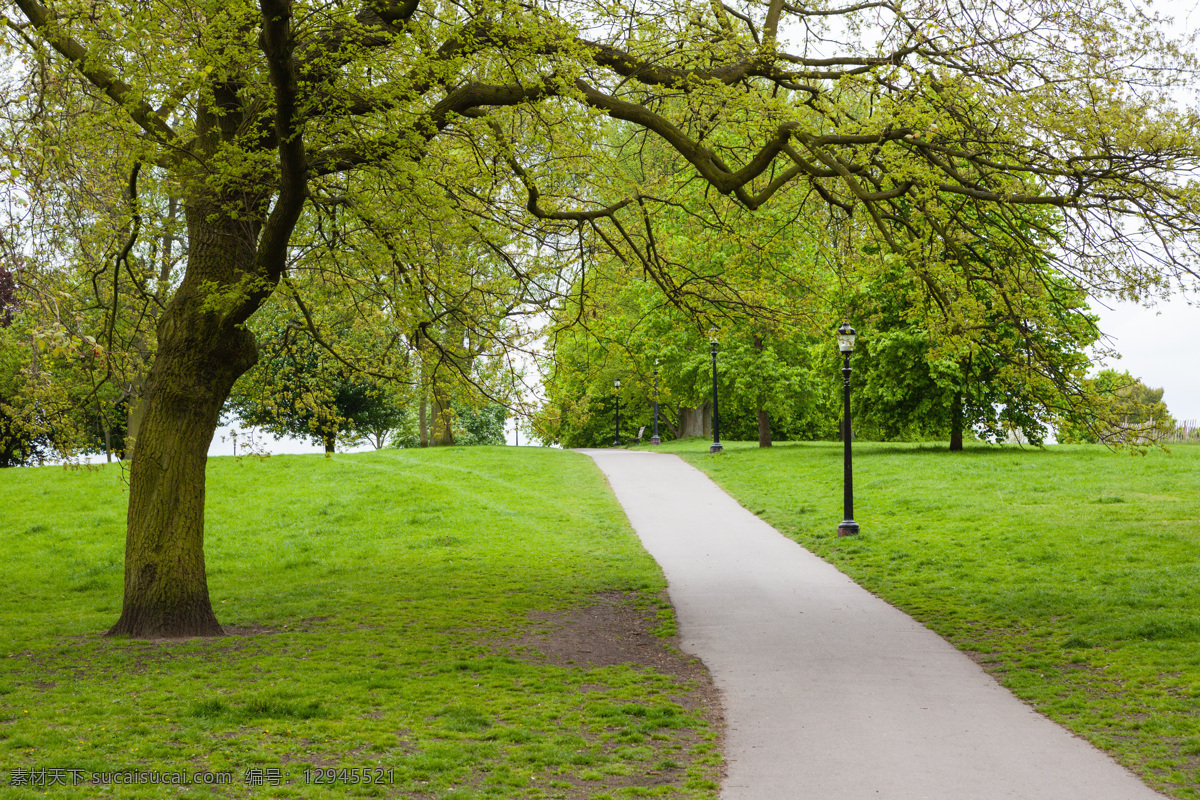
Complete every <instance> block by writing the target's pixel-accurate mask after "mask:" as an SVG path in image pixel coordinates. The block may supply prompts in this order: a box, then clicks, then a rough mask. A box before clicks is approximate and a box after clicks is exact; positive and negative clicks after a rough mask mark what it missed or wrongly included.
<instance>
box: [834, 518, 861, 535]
mask: <svg viewBox="0 0 1200 800" xmlns="http://www.w3.org/2000/svg"><path fill="white" fill-rule="evenodd" d="M857 533H858V523H857V522H855V521H854V520H852V519H844V520H842V521H841V522H839V523H838V536H854V535H855V534H857Z"/></svg>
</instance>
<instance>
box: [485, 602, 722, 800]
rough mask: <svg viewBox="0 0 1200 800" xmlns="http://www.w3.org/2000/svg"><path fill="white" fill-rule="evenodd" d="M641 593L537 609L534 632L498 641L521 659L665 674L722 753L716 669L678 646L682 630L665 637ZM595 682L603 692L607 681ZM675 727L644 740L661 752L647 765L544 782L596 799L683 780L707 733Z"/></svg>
mask: <svg viewBox="0 0 1200 800" xmlns="http://www.w3.org/2000/svg"><path fill="white" fill-rule="evenodd" d="M634 597H635V596H634V595H633V594H632V593H629V594H627V593H623V592H609V593H603V594H600V595H597V596H596V597H595V601H594V602H593V603H591V604H590V605H586V606H580V607H578V608H572V609H567V610H564V611H554V612H541V613H538V614H536V615H535V616H534V617H533V619H534V625H533V626H531V627H530V629H529V630H528V631H526V632H524V633H523V634H522V635H520V636H519V637H517V638H516V639H514V640H507V641H505V642H503V643H502V644H501V643H496V644H497V646H498V647H499V648H501V649H503V650H505V651H507V652H509V653H512V654H513V655H514V656H515V657H517V658H520V659H522V660H528V661H533V662H535V663H543V664H553V665H555V666H561V667H577V668H581V669H591V668H596V667H606V666H615V665H620V664H630V665H633V666H634V667H637V668H646V669H649V670H653V671H654V672H657V673H658V674H660V675H665V676H667V677H668V678H669V679H670V680H671V682H672V683H674V684H675V685H676V686H677V687H678V691H676V692H673V693H672V695H671V696H670V698H669V699H670V700H671V701H672V702H674V703H677V704H678V705H679V706H681V707H683V708H684V709H686V710H688V711H689V712H691V713H692V714H695V715H696V716H697V717H699V718H700V719H702V720H704V722H705V723H706V725H707V730H709V731H712V732H714V733H716V739H714V740H710V747H709V748H704V749H706V750H709V752H713V753H720V752H722V750H723V738H724V736H723V734H724V715H723V710H722V705H721V695H720V693H719V692H718V690H717V687H716V684H714V683H713V679H712V675H710V674H709V672H708V668H707V667H705V666H704V663H703V662H702V661H700V659H698V658H695V657H693V656H689V655H687V654H686V653H684V652H682V651H681V650H680V649H679V638H678V637H677V636H660V635H658V634H657V633H656V632H655V631H656V629H657V628H658V627H659V623H660V621H659V620H658V619H657V617H656V614H655V612H654V610H653V609H651V608H639V607H637V606H636V605H635V604H634ZM588 688H592V687H590V686H589V687H588ZM594 688H595V689H596V690H597V691H603V688H604V687H601V686H596V687H594ZM671 733H672V735H670V736H661V737H660V736H652V737H648V738H647V739H645V740H643V741H642V742H641V743H640V744H641V746H643V747H649V748H651V749H652V750H654V754H653V756H652V757H651V758H650V759H648V760H647V761H646V762H645V766H646V768H645V769H644V770H639V771H638V772H637V773H636V774H627V775H621V774H603V773H598V772H597V771H593V770H587V771H585V773H584V774H574V775H570V774H568V775H562V774H560V775H557V776H555V777H556V778H557V780H555V781H553V783H552V785H551V786H550V787H544V788H546V789H547V791H548V792H549V796H550V797H555V798H563V800H591V798H593V797H595V796H596V795H597V794H604V793H607V792H612V791H614V790H618V789H621V788H625V787H631V786H641V787H656V786H662V785H665V784H672V785H682V783H683V782H684V780H685V775H686V772H687V768H688V766H689V765H690V764H691V763H692V761H693V760H695V759H696V758H699V757H700V755H699V754H698V753H697V751H696V749H695V748H696V745H697V744H699V743H700V735H699V734H698V733H697V732H696V731H694V730H688V731H672V732H671ZM612 746H616V745H615V744H613V743H606V744H605V747H606V748H609V747H612ZM721 777H723V770H720V769H717V768H714V769H713V771H712V778H713V780H714V781H719V780H720V778H721ZM554 784H557V785H554ZM568 786H569V787H570V788H568Z"/></svg>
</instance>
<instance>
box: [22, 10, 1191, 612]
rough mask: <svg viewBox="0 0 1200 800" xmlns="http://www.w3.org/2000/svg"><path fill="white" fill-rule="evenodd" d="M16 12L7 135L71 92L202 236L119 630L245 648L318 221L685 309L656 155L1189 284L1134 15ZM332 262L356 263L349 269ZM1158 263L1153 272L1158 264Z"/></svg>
mask: <svg viewBox="0 0 1200 800" xmlns="http://www.w3.org/2000/svg"><path fill="white" fill-rule="evenodd" d="M3 9H4V14H5V17H6V27H5V42H6V44H7V46H8V47H9V48H12V49H15V50H16V51H18V52H19V56H18V59H19V63H17V64H14V65H13V66H14V68H13V69H12V70H9V71H7V72H6V73H5V80H6V81H7V82H8V84H9V85H8V86H6V90H7V91H6V96H8V97H17V98H20V97H22V96H25V97H27V99H26V100H24V101H20V100H19V101H18V105H16V106H13V107H10V108H8V109H7V111H6V113H9V114H16V113H26V114H27V115H29V116H31V117H34V116H38V115H41V114H44V113H47V111H46V109H47V108H48V107H47V106H43V105H41V104H39V99H38V98H39V96H40V95H41V94H43V93H44V92H45V91H47V90H49V89H50V88H52V87H59V86H62V85H63V84H70V85H71V86H72V87H73V89H74V91H75V93H76V95H77V96H78V97H79V98H80V102H78V103H77V104H76V106H75V107H74V108H70V109H62V110H55V111H54V112H53V113H55V114H57V115H58V116H57V118H56V123H57V124H56V126H55V131H56V132H55V134H54V135H56V136H59V137H60V138H61V139H62V145H63V146H64V147H67V148H70V147H75V148H76V149H78V147H79V146H80V141H79V137H82V136H84V134H85V133H86V132H87V131H93V132H94V131H96V130H99V129H101V128H103V129H104V130H105V131H106V136H107V137H108V139H107V140H106V142H107V143H109V144H111V146H112V147H113V148H115V149H116V150H117V151H118V152H120V153H123V154H125V155H126V156H127V158H128V160H129V161H130V162H131V163H130V164H129V167H130V169H132V168H133V165H134V164H140V165H142V168H143V169H145V170H148V171H152V172H155V173H161V174H162V175H164V176H166V177H167V178H168V179H169V182H170V183H171V184H172V186H173V187H174V188H175V190H176V191H177V196H178V197H179V198H180V199H181V200H182V205H183V217H184V220H185V221H186V233H185V235H184V237H183V238H184V239H185V240H186V271H185V272H184V274H183V276H182V279H181V280H180V281H179V282H178V286H177V288H176V289H175V291H174V294H173V296H172V297H171V300H170V302H169V303H168V304H167V306H166V308H165V309H164V310H163V311H162V313H161V315H160V316H159V318H158V321H157V328H156V331H157V348H156V350H155V351H154V354H153V363H152V366H151V367H150V370H149V373H148V375H147V377H146V380H145V385H144V389H143V391H142V408H143V409H144V412H143V415H142V417H141V421H140V427H139V429H138V432H137V438H136V442H135V444H134V452H133V461H132V467H131V470H130V499H129V513H128V534H127V543H126V558H125V597H124V605H123V609H122V613H121V617H120V619H119V620H118V621H117V623H116V624H115V625H114V626H113V628H112V633H115V634H132V635H139V636H145V635H162V634H168V635H181V634H201V635H211V634H218V633H220V630H221V629H220V625H219V623H218V622H217V619H216V617H215V616H214V614H213V612H212V608H211V604H210V601H209V596H208V587H207V581H206V578H205V567H204V555H203V530H204V526H203V519H204V463H205V455H206V452H207V449H208V445H209V442H210V440H211V437H212V435H213V431H214V429H215V427H216V424H217V419H218V415H219V412H220V408H221V406H222V404H223V403H224V401H225V399H226V397H227V396H228V394H229V392H230V389H231V387H232V385H233V383H234V381H235V380H236V379H237V378H238V376H239V375H241V374H242V373H243V372H244V371H246V370H247V369H249V368H250V367H251V366H252V365H253V364H254V363H255V361H256V359H257V347H256V344H255V340H254V337H253V335H252V334H251V333H250V332H249V331H248V330H247V328H246V322H247V321H248V320H249V319H250V317H251V316H252V315H254V313H255V312H256V311H257V310H258V309H259V308H260V307H261V306H262V305H263V304H264V303H265V302H267V300H268V299H269V298H270V297H271V295H272V294H273V293H274V292H276V291H277V289H278V288H279V287H280V285H281V282H283V281H284V280H285V276H286V275H287V273H288V270H289V259H290V258H292V257H297V256H298V255H299V254H298V253H297V252H296V247H295V245H296V244H297V240H296V236H297V235H298V232H299V233H302V232H303V231H304V230H306V228H305V225H304V224H302V217H304V216H305V215H306V213H307V214H309V215H315V214H316V213H317V211H318V209H330V208H335V207H336V208H342V209H346V210H349V211H353V212H355V213H356V214H358V215H360V216H362V217H364V218H365V217H368V216H369V217H371V218H372V224H374V225H375V226H376V230H377V231H381V230H382V231H385V233H384V234H383V235H381V236H379V237H378V238H379V239H380V240H381V241H382V242H383V243H384V244H396V243H397V242H401V241H403V240H404V238H405V235H406V232H407V231H411V230H413V229H415V228H418V227H420V226H421V225H424V224H426V222H425V221H426V220H430V219H432V220H437V221H439V222H438V223H435V224H440V221H441V220H451V219H457V220H472V221H476V222H478V224H479V225H485V224H486V225H493V224H495V225H499V226H502V227H507V228H508V229H509V230H511V231H514V232H520V233H527V234H528V235H529V236H530V237H532V238H529V239H526V241H528V242H531V244H529V245H527V246H525V247H524V248H523V249H521V248H519V247H518V246H517V245H516V244H515V240H508V241H506V242H504V243H503V244H504V248H502V252H503V254H502V255H498V257H500V258H501V260H502V261H504V262H505V263H506V265H507V267H508V268H509V269H510V270H511V274H512V275H513V276H515V277H514V281H515V284H516V286H515V287H514V286H512V285H505V286H504V291H505V292H506V293H507V295H508V296H507V297H504V298H500V297H497V296H496V294H495V292H493V291H492V287H493V286H499V284H494V283H492V282H491V281H490V280H489V281H487V285H485V286H473V287H472V291H473V292H474V296H475V297H478V298H485V297H486V298H488V299H489V300H492V301H495V302H496V303H499V304H501V305H504V306H505V307H506V308H508V309H509V310H510V311H512V312H519V311H521V310H522V309H526V310H527V309H530V308H532V304H533V303H534V302H536V301H538V300H542V299H545V298H546V297H548V296H551V295H553V294H554V293H555V292H556V291H558V287H559V286H561V285H567V284H570V281H567V282H565V284H556V283H555V282H554V280H553V279H552V278H551V277H548V275H549V273H547V272H544V271H539V270H542V269H543V267H542V266H539V265H546V264H549V265H551V266H555V265H557V264H558V263H559V258H560V257H561V256H562V255H563V254H564V253H565V251H566V248H568V247H569V246H570V245H572V243H575V244H577V245H578V247H579V250H580V252H581V253H586V252H588V251H589V250H590V249H594V248H596V247H611V248H613V249H615V250H618V251H621V252H622V253H623V254H624V255H625V257H627V258H630V259H639V260H640V261H641V262H642V263H643V264H644V265H645V268H646V269H647V271H648V274H649V275H650V277H651V279H652V280H655V281H656V282H659V283H660V285H662V286H663V288H664V290H666V291H668V292H671V291H675V290H677V289H678V288H679V284H678V282H677V281H673V280H672V277H673V276H672V271H673V265H671V264H669V263H665V262H663V261H661V260H659V259H657V258H656V255H655V252H654V248H653V236H652V232H653V231H652V222H651V219H650V216H649V211H651V210H653V208H654V207H655V205H656V203H658V201H659V198H657V197H656V195H655V188H656V186H655V183H654V182H653V181H652V180H646V181H643V180H634V179H632V176H631V175H630V174H629V173H628V172H627V171H623V170H622V168H621V166H620V165H622V164H625V163H627V158H625V157H624V156H626V155H628V153H629V152H632V151H636V150H637V149H638V148H639V147H640V146H641V144H642V143H643V141H644V137H646V136H653V137H657V138H659V139H661V140H663V141H665V142H667V143H668V144H669V145H670V146H671V147H672V148H673V149H674V151H675V152H676V153H677V154H678V158H677V159H676V162H675V164H674V165H673V166H674V167H676V168H679V169H687V170H690V171H692V172H693V173H694V174H695V175H696V176H698V177H699V178H700V179H701V180H703V181H705V182H707V183H708V184H710V185H711V186H712V187H714V188H715V190H716V191H717V192H719V193H722V194H726V195H729V196H731V197H733V198H735V199H736V200H737V201H738V202H740V203H742V204H743V205H745V206H747V207H751V208H753V207H758V206H760V205H761V204H763V203H765V202H766V201H767V200H768V199H769V198H771V197H772V196H773V195H775V194H777V193H778V192H779V191H780V190H782V189H783V188H784V187H787V186H791V185H798V186H800V187H803V188H806V189H808V190H810V191H811V192H812V193H813V194H814V195H815V196H819V197H820V198H821V199H822V200H823V201H824V202H825V203H826V204H827V205H828V206H829V207H831V208H833V209H837V210H838V211H839V212H840V213H849V212H852V211H855V210H856V209H861V210H862V212H863V213H865V214H866V215H867V217H869V218H870V219H871V220H872V221H873V223H874V225H875V226H876V229H877V230H878V231H879V232H880V235H881V236H882V237H883V238H884V239H885V240H886V243H887V246H888V247H889V248H891V249H892V250H893V251H894V252H895V253H897V254H898V255H899V256H900V257H902V258H906V259H907V258H909V257H910V256H912V255H913V248H914V246H915V244H917V243H920V242H922V241H924V240H926V239H928V238H930V237H939V236H946V235H947V233H946V231H947V230H948V228H947V221H948V220H949V219H951V218H952V217H953V216H954V215H955V214H956V213H958V212H957V211H956V209H957V208H961V207H962V204H966V205H967V206H987V207H990V208H992V209H993V213H992V214H991V215H990V216H991V217H993V218H995V219H1000V220H1008V221H1010V222H1011V227H1012V229H1013V230H1014V231H1015V232H1017V235H1018V238H1019V231H1020V230H1021V226H1022V225H1023V224H1024V223H1023V220H1024V219H1025V217H1026V216H1027V209H1028V208H1029V207H1035V206H1039V205H1044V204H1051V205H1056V206H1059V207H1061V208H1063V209H1065V210H1066V217H1067V219H1068V221H1069V223H1070V227H1069V230H1068V234H1067V235H1065V236H1062V237H1060V238H1059V239H1058V241H1057V242H1056V247H1057V249H1058V252H1060V253H1061V254H1062V255H1063V257H1064V258H1066V257H1070V259H1071V260H1070V262H1069V263H1070V266H1071V268H1072V270H1073V272H1072V274H1073V275H1074V276H1076V277H1077V278H1079V279H1080V280H1081V281H1084V282H1086V283H1088V284H1089V285H1092V286H1096V287H1099V288H1108V289H1113V290H1118V289H1126V290H1137V287H1139V286H1144V285H1145V284H1147V283H1161V282H1162V281H1164V280H1165V279H1166V278H1167V277H1169V276H1170V274H1171V272H1172V270H1176V271H1177V270H1178V269H1179V268H1182V267H1184V266H1186V265H1185V262H1184V260H1183V255H1185V254H1181V253H1180V252H1179V250H1178V248H1180V247H1186V246H1189V244H1190V243H1189V237H1192V236H1193V234H1194V233H1195V231H1196V210H1195V207H1194V198H1195V195H1194V190H1193V187H1192V186H1191V184H1190V183H1189V184H1186V185H1184V184H1183V183H1181V181H1180V179H1179V176H1180V174H1187V173H1189V171H1190V170H1192V169H1193V168H1194V167H1195V166H1196V152H1195V148H1196V143H1195V138H1194V119H1193V118H1192V117H1190V116H1184V117H1181V116H1179V115H1176V114H1174V113H1173V112H1172V111H1171V110H1170V108H1171V105H1170V95H1169V92H1170V90H1171V88H1172V85H1173V84H1174V83H1176V82H1182V81H1186V80H1188V79H1190V77H1191V70H1192V64H1191V62H1190V61H1189V60H1188V59H1187V58H1186V57H1184V56H1182V55H1181V54H1180V53H1178V52H1177V51H1176V50H1175V49H1174V47H1173V46H1172V45H1171V44H1170V43H1167V42H1164V41H1162V39H1161V38H1160V37H1158V36H1157V35H1155V34H1154V32H1153V30H1152V27H1153V26H1152V23H1151V22H1150V21H1148V20H1147V19H1146V17H1145V16H1144V15H1142V14H1141V13H1140V12H1139V11H1137V10H1136V9H1129V8H1126V7H1125V6H1124V4H1123V3H1122V2H1121V1H1120V0H1090V1H1089V2H1083V3H1080V2H1075V0H1022V1H1021V2H1016V0H983V1H982V2H978V3H974V4H972V5H971V6H970V7H966V6H954V7H953V8H952V7H950V6H949V5H944V4H942V3H940V2H927V1H926V0H920V1H918V2H905V1H903V0H867V1H866V2H851V3H847V4H845V5H837V4H826V3H820V4H817V5H813V6H807V5H803V6H802V5H797V4H794V3H791V2H787V1H786V0H731V1H730V2H727V3H723V2H708V0H704V2H695V3H692V2H687V0H680V1H679V2H672V3H666V4H664V3H662V2H660V1H659V0H654V2H649V1H648V0H647V1H646V2H642V0H634V1H633V2H624V3H620V2H619V3H601V2H595V1H594V0H577V1H576V2H558V1H557V0H555V2H549V1H547V2H542V1H541V0H531V1H530V2H522V3H516V2H506V1H505V0H361V2H357V3H356V2H344V1H343V0H259V1H258V2H257V3H256V4H255V3H251V2H247V1H246V0H232V1H231V0H198V1H197V2H190V3H177V2H173V1H172V0H136V1H135V0H124V1H123V2H122V1H120V0H119V1H118V2H113V3H105V4H96V3H93V2H91V0H54V1H53V2H50V3H48V4H45V3H43V2H41V0H4V2H3ZM864 29H866V30H867V33H868V34H869V35H865V36H863V37H862V39H861V43H859V44H854V43H853V41H854V34H855V32H856V31H859V30H864ZM839 41H851V42H852V43H851V44H849V45H838V44H835V42H839ZM17 83H20V84H22V85H20V86H17V85H15V84H17ZM97 119H103V120H104V125H98V124H95V121H96V120H97ZM614 131H616V132H617V133H620V134H623V137H621V136H613V135H612V133H613V132H614ZM614 142H615V143H616V144H613V143H614ZM613 147H616V148H618V149H621V150H622V151H623V152H622V153H621V154H616V153H614V152H612V150H613ZM614 155H622V156H623V157H621V158H614V157H613V156H614ZM947 200H952V201H955V202H946V201H947ZM956 204H957V205H956ZM520 207H524V209H525V210H527V211H528V212H529V214H528V216H526V217H524V218H522V217H519V216H518V212H520V211H521V208H520ZM376 212H377V213H376ZM1130 215H1133V216H1135V217H1136V218H1137V219H1138V220H1140V221H1141V224H1140V226H1139V225H1137V224H1131V223H1129V221H1128V219H1129V217H1130ZM533 219H537V220H541V221H542V222H543V223H544V224H539V225H536V226H534V225H527V221H528V220H533ZM647 225H651V227H650V228H647ZM639 226H640V228H641V229H642V234H640V238H638V237H635V236H634V235H633V231H634V230H635V229H637V228H638V227H639ZM526 227H527V228H528V230H522V229H523V228H526ZM484 238H485V239H488V240H490V237H484ZM310 244H311V245H312V247H313V248H317V249H321V250H324V251H325V252H326V253H328V254H329V256H328V257H329V258H330V259H331V260H332V259H334V258H335V254H336V253H338V252H339V251H340V248H343V247H345V246H346V243H345V241H344V240H341V239H339V237H337V236H333V237H329V239H328V241H325V240H321V239H313V240H311V242H310ZM1139 251H1145V252H1147V253H1148V254H1149V255H1150V256H1151V257H1152V258H1156V259H1157V261H1155V262H1154V263H1153V265H1152V267H1151V268H1148V269H1147V270H1146V271H1143V272H1138V268H1137V267H1136V266H1135V264H1134V261H1133V257H1134V256H1136V255H1138V253H1139ZM410 263H411V262H407V261H405V260H403V259H398V260H394V261H392V262H388V261H387V260H385V259H384V257H383V255H382V253H380V254H379V257H378V259H377V261H376V267H377V269H376V271H375V273H374V274H375V275H376V276H378V275H379V274H383V273H387V274H391V275H393V276H395V278H396V280H403V279H404V276H406V275H411V271H409V270H408V269H407V267H408V266H409V265H410ZM912 265H913V269H915V270H921V269H922V267H921V265H920V261H919V260H917V259H915V258H914V259H913V260H912ZM493 277H495V276H493ZM922 277H923V279H924V280H928V281H929V282H930V283H931V284H935V285H936V283H937V282H938V275H937V274H936V272H926V273H924V274H923V275H922ZM471 307H472V306H471V305H470V304H466V303H464V304H456V305H455V306H454V308H453V310H447V311H446V312H445V313H443V314H442V318H441V320H440V321H441V322H446V323H447V324H441V325H434V324H431V321H430V320H428V319H425V320H419V321H417V323H416V324H417V327H418V329H419V334H420V335H418V331H414V332H413V334H414V336H413V340H414V341H416V340H417V339H421V338H422V336H424V335H426V334H430V333H431V332H432V331H435V330H443V331H449V332H450V333H451V334H453V335H454V336H456V337H457V336H461V337H462V340H463V341H465V340H466V339H467V337H466V336H465V335H463V334H462V332H461V329H460V328H459V327H458V325H457V322H458V320H457V319H453V320H446V319H445V317H447V316H450V317H456V315H457V316H459V317H469V315H470V308H471ZM465 321H467V322H469V320H465ZM439 344H440V343H438V342H437V341H431V345H430V346H433V347H435V348H436V347H438V346H439Z"/></svg>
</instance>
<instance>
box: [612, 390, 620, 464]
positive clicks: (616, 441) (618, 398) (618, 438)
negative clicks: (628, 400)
mask: <svg viewBox="0 0 1200 800" xmlns="http://www.w3.org/2000/svg"><path fill="white" fill-rule="evenodd" d="M613 393H614V394H616V396H617V423H616V429H617V431H616V432H617V436H616V438H615V439H613V447H620V446H621V379H620V378H617V379H616V380H614V381H613Z"/></svg>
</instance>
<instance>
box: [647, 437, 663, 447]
mask: <svg viewBox="0 0 1200 800" xmlns="http://www.w3.org/2000/svg"><path fill="white" fill-rule="evenodd" d="M650 444H655V445H657V444H662V439H660V438H658V437H657V436H651V437H650Z"/></svg>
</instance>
